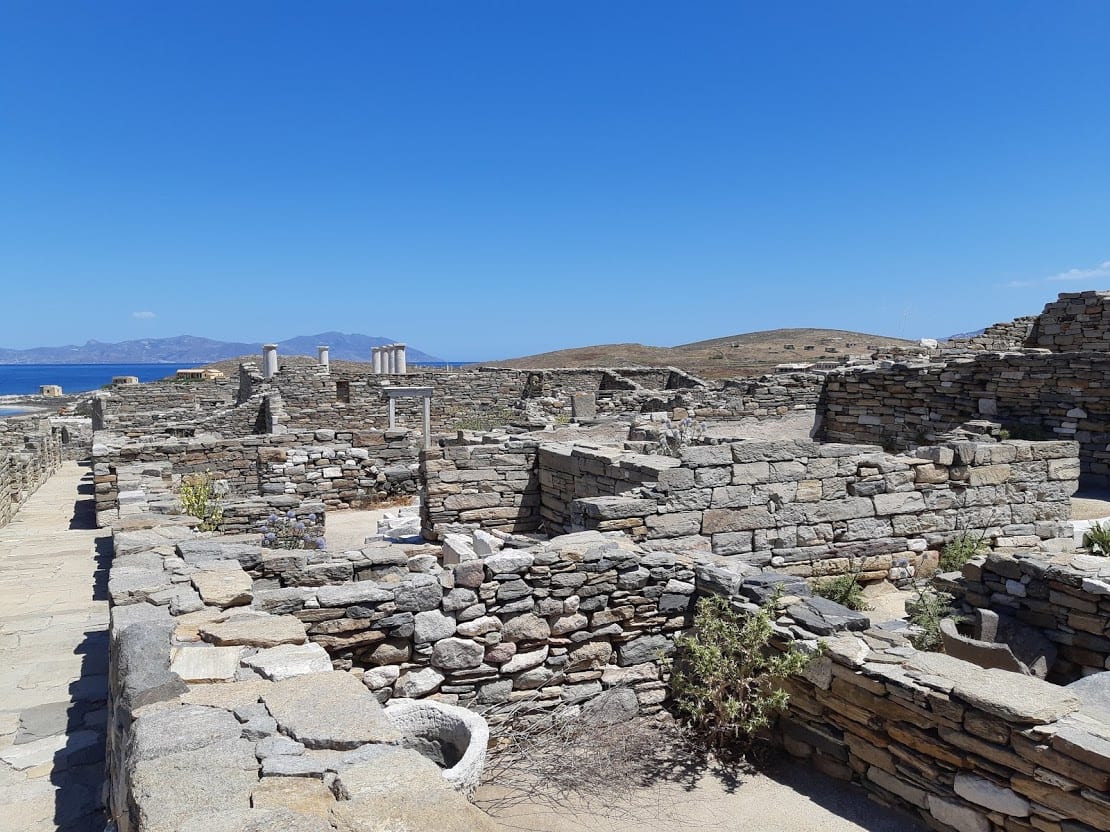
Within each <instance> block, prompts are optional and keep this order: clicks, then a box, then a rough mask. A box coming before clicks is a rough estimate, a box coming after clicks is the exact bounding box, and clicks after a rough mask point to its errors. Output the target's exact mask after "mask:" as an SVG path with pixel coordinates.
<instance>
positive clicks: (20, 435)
mask: <svg viewBox="0 0 1110 832" xmlns="http://www.w3.org/2000/svg"><path fill="white" fill-rule="evenodd" d="M61 463H62V437H61V431H60V430H59V429H57V428H54V427H52V426H51V424H50V420H49V418H46V417H40V416H24V417H21V418H15V419H2V420H0V527H3V526H6V525H8V523H10V522H11V521H12V518H13V517H15V515H16V513H17V512H18V511H19V509H20V508H21V507H22V506H23V504H24V503H26V502H27V500H28V499H30V497H31V495H32V494H34V493H35V491H37V490H38V488H39V486H41V485H42V484H43V483H44V482H46V481H47V480H48V479H50V477H51V475H53V473H54V472H55V471H57V470H58V466H59V465H61Z"/></svg>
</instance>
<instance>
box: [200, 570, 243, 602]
mask: <svg viewBox="0 0 1110 832" xmlns="http://www.w3.org/2000/svg"><path fill="white" fill-rule="evenodd" d="M192 581H193V586H194V587H196V590H197V592H198V593H199V594H200V597H201V598H202V599H203V600H204V603H205V604H208V605H209V606H213V607H221V608H222V607H238V606H243V605H245V604H249V603H250V602H251V600H252V599H253V598H254V596H253V594H252V587H253V581H252V580H251V576H250V575H248V574H247V573H246V572H244V571H243V570H242V569H239V568H235V569H205V570H200V571H197V572H194V573H193V575H192Z"/></svg>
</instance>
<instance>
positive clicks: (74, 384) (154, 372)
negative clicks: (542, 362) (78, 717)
mask: <svg viewBox="0 0 1110 832" xmlns="http://www.w3.org/2000/svg"><path fill="white" fill-rule="evenodd" d="M466 363H468V362H465V361H463V362H460V361H428V362H424V363H423V364H421V365H420V366H423V367H450V368H452V369H454V368H458V367H460V366H461V365H463V364H466ZM179 366H188V367H192V366H195V365H193V364H187V365H177V364H0V396H25V395H29V394H33V393H38V392H39V386H40V385H42V384H58V385H61V388H62V392H63V393H67V394H68V393H84V392H87V391H89V390H97V389H99V388H100V387H103V386H104V385H105V384H111V383H112V376H138V377H139V381H143V382H145V381H157V380H158V379H160V378H165V377H166V376H172V375H173V374H174V373H176V372H177V370H178V368H179ZM368 366H369V365H368ZM0 415H11V414H0Z"/></svg>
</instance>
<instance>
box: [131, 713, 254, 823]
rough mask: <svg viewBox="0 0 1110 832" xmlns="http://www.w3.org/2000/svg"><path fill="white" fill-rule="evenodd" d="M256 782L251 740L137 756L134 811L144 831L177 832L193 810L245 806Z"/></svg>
mask: <svg viewBox="0 0 1110 832" xmlns="http://www.w3.org/2000/svg"><path fill="white" fill-rule="evenodd" d="M228 716H230V714H229V715H228ZM236 735H237V732H236ZM257 783H258V761H257V760H256V759H255V756H254V744H253V743H251V742H249V741H247V740H240V739H233V740H222V741H219V742H214V743H212V744H209V745H205V746H203V747H200V748H197V749H196V750H188V751H178V752H176V753H170V754H163V755H161V756H155V757H151V758H149V759H145V760H139V761H137V762H135V763H134V764H133V766H132V770H131V791H132V804H133V807H134V808H133V811H134V812H135V815H136V820H137V822H138V824H139V825H140V828H142V829H143V830H144V832H177V830H179V829H180V828H181V827H182V826H183V825H184V824H185V823H187V822H188V821H189V819H190V818H192V817H193V816H203V815H206V814H209V813H211V812H212V811H213V809H214V808H215V807H220V808H221V809H225V810H226V809H249V808H250V796H251V791H252V790H253V789H254V787H255V785H256V784H257ZM204 828H207V827H204Z"/></svg>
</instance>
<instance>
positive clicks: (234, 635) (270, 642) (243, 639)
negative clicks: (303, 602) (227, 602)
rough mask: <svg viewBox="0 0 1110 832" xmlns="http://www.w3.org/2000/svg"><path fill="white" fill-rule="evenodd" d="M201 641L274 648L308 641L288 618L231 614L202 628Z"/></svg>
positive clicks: (297, 624) (296, 622) (301, 627)
mask: <svg viewBox="0 0 1110 832" xmlns="http://www.w3.org/2000/svg"><path fill="white" fill-rule="evenodd" d="M197 629H198V632H199V633H200V637H201V638H202V639H203V640H204V641H207V642H210V643H212V644H216V645H219V646H221V647H232V646H237V645H242V646H246V647H276V646H277V645H279V644H304V643H305V642H306V641H307V640H308V635H307V633H306V632H305V627H304V624H302V623H301V621H300V620H299V619H297V618H295V617H293V616H291V615H266V614H249V613H233V614H232V615H230V616H228V617H227V618H226V619H225V620H222V621H212V622H209V623H205V624H201V625H200V627H198V628H197Z"/></svg>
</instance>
